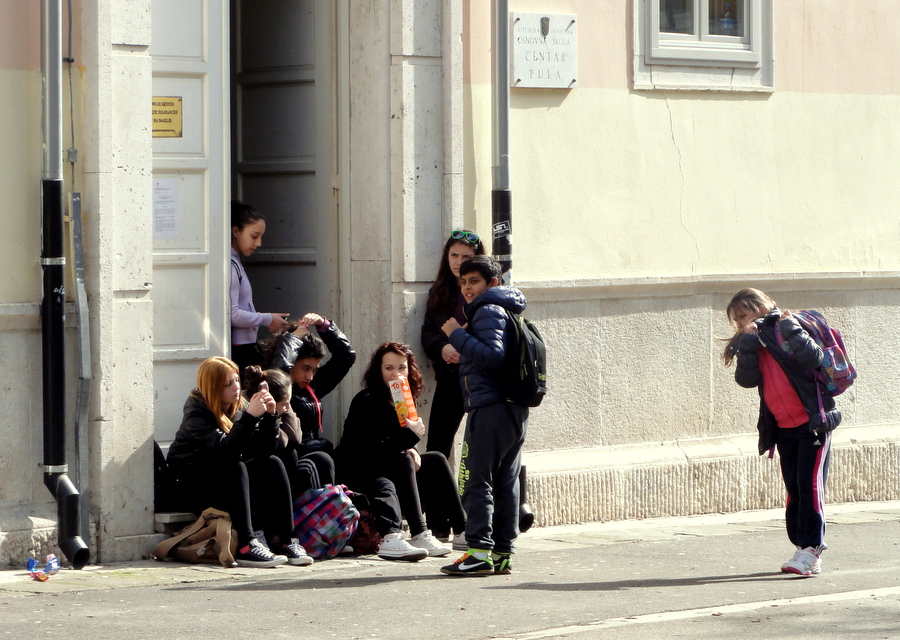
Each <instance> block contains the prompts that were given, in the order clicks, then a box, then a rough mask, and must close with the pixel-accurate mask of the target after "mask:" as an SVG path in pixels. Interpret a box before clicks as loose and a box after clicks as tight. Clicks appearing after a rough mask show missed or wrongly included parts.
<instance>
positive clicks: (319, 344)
mask: <svg viewBox="0 0 900 640" xmlns="http://www.w3.org/2000/svg"><path fill="white" fill-rule="evenodd" d="M299 326H300V323H299V322H298V321H296V320H291V321H289V322H288V324H287V326H286V327H285V328H284V329H282V330H281V331H279V332H278V333H276V334H275V335H274V336H272V338H271V340H269V342H268V344H267V345H266V347H265V348H264V349H263V358H262V367H263V368H264V369H270V368H271V367H272V361H273V360H274V359H275V347H277V346H278V344H279V343H280V342H281V341H282V340H284V337H285V336H286V335H287V334H289V333H294V331H296V330H297V327H299ZM324 357H325V343H324V342H323V341H322V338H320V337H319V332H318V331H316V328H315V327H313V328H312V329H310V331H309V333H307V334H306V335H305V336H303V337H302V338H300V349H299V350H298V351H297V360H298V361H299V360H303V359H305V358H313V359H315V360H321V359H322V358H324Z"/></svg>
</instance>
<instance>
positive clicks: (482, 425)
mask: <svg viewBox="0 0 900 640" xmlns="http://www.w3.org/2000/svg"><path fill="white" fill-rule="evenodd" d="M459 274H460V289H461V291H462V294H463V297H464V298H465V299H466V303H467V304H466V307H465V313H466V318H468V323H467V324H466V326H465V327H462V326H460V324H459V322H457V321H456V319H455V318H450V319H449V320H447V322H446V323H444V325H443V326H442V327H441V330H442V331H443V332H444V333H445V334H447V337H448V339H449V341H450V344H452V345H453V347H454V348H455V349H456V350H457V351H458V352H459V354H460V358H459V362H460V368H459V371H460V384H461V385H462V387H463V397H464V400H465V409H466V412H467V413H468V418H467V420H466V433H465V438H464V441H463V447H462V454H461V456H460V464H459V486H460V494H461V495H462V502H463V508H464V509H465V511H466V515H467V518H468V521H467V523H466V544H467V545H468V551H467V552H466V553H465V554H464V555H463V556H462V557H461V558H459V559H458V560H457V561H456V562H454V563H453V564H451V565H448V566H446V567H442V568H441V572H442V573H445V574H447V575H453V576H469V575H488V574H495V573H496V574H508V573H510V566H511V565H510V554H512V553H513V552H514V550H515V541H516V538H517V537H518V535H519V529H518V519H519V468H520V466H521V458H522V445H523V444H524V442H525V431H526V428H527V424H528V407H525V406H522V405H518V404H514V403H512V402H510V401H508V400H507V398H506V394H505V393H504V392H503V386H502V380H500V379H499V376H500V371H501V370H502V365H503V361H504V359H505V358H506V354H507V352H508V351H509V350H510V348H511V346H514V345H512V344H511V342H512V341H513V340H514V339H515V337H514V335H513V333H512V331H513V327H512V326H510V325H509V323H508V321H507V318H508V316H507V313H506V309H508V310H509V311H512V312H514V313H521V312H522V311H523V310H524V309H525V296H524V295H522V292H521V291H519V290H518V289H514V288H512V287H501V286H498V285H499V283H500V274H501V272H500V266H499V265H498V264H497V263H496V262H494V260H492V259H491V258H490V257H488V256H475V257H474V258H472V259H471V260H466V261H465V262H464V263H463V264H462V265H461V266H460V269H459Z"/></svg>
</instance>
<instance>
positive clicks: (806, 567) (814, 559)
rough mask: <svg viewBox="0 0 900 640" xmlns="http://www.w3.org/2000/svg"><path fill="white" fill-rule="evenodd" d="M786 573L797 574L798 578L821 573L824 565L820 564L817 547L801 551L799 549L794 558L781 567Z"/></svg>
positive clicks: (798, 548)
mask: <svg viewBox="0 0 900 640" xmlns="http://www.w3.org/2000/svg"><path fill="white" fill-rule="evenodd" d="M781 570H782V571H783V572H784V573H795V574H797V575H798V576H808V575H813V574H817V573H821V571H822V565H821V564H820V563H819V552H818V551H817V550H816V548H815V547H806V548H805V549H801V548H800V547H797V551H796V552H795V553H794V556H793V557H792V558H791V559H790V560H788V561H787V562H785V563H784V564H783V565H781Z"/></svg>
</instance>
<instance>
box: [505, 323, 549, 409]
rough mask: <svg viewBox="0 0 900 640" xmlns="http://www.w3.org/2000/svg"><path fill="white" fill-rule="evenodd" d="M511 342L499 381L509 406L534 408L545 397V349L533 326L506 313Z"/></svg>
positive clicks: (536, 329)
mask: <svg viewBox="0 0 900 640" xmlns="http://www.w3.org/2000/svg"><path fill="white" fill-rule="evenodd" d="M506 315H507V319H508V321H509V325H510V326H511V327H512V330H513V341H512V343H511V344H512V346H511V348H510V349H509V352H508V353H507V354H506V359H505V360H504V361H503V367H502V369H501V370H500V381H501V384H502V385H503V390H504V391H505V392H506V399H507V400H508V401H509V402H513V403H515V404H520V405H523V406H526V407H536V406H538V405H539V404H541V400H543V399H544V396H545V395H547V348H546V347H545V346H544V339H543V338H542V337H541V333H540V331H538V328H537V326H536V325H535V324H534V323H533V322H532V321H531V320H528V319H526V318H523V317H522V315H521V314H518V313H514V312H512V311H510V310H509V309H506Z"/></svg>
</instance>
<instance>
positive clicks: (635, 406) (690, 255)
mask: <svg viewBox="0 0 900 640" xmlns="http://www.w3.org/2000/svg"><path fill="white" fill-rule="evenodd" d="M636 1H637V0H635V2H636ZM510 10H511V11H518V12H541V13H544V14H547V13H554V12H557V13H574V14H576V16H577V24H578V58H579V71H578V86H577V88H574V89H570V90H561V89H516V88H513V89H511V109H510V171H511V185H512V201H513V239H514V240H513V256H514V259H513V274H514V279H515V282H516V283H517V285H518V286H520V287H521V288H522V289H523V290H524V291H525V293H526V295H527V296H528V298H529V301H530V305H529V313H530V315H531V316H532V317H533V318H535V319H537V320H539V321H540V324H541V326H542V327H543V328H544V330H545V334H547V341H548V344H549V348H550V380H551V395H550V396H549V397H548V399H547V400H546V401H545V403H544V404H543V405H542V406H541V407H540V408H539V409H537V410H535V411H534V412H533V413H532V419H531V424H530V426H529V438H528V443H527V445H526V451H527V453H526V463H527V464H528V466H529V468H530V471H531V475H530V480H529V482H530V488H531V492H532V498H533V501H534V502H535V503H536V512H537V514H538V522H539V523H541V524H555V523H561V522H573V521H581V520H596V519H617V518H627V517H648V516H654V515H670V514H679V513H704V512H710V511H720V510H721V511H729V510H739V509H748V508H763V507H772V506H778V505H780V504H782V502H783V488H782V487H781V482H780V479H779V476H778V470H777V465H775V464H774V463H772V462H771V461H768V460H765V459H763V458H759V457H758V456H757V453H756V436H755V423H756V412H757V406H758V397H757V395H756V393H755V391H746V390H743V389H740V388H739V387H738V386H737V385H736V384H735V383H734V382H733V379H732V376H733V370H730V369H725V368H724V367H723V365H722V360H721V350H722V343H721V342H719V341H718V340H717V339H718V338H726V337H728V336H729V335H730V334H731V329H730V328H729V327H728V326H727V323H726V320H725V317H724V311H723V310H724V307H725V305H726V304H727V301H728V299H729V298H730V296H731V295H732V294H733V293H734V292H736V291H737V290H738V289H740V288H741V287H744V286H757V287H759V288H762V289H763V290H765V291H767V292H768V293H770V294H771V295H772V296H773V297H774V298H775V299H776V301H779V303H780V304H781V305H782V306H783V307H787V308H791V307H793V308H817V309H821V310H823V311H824V312H825V313H826V315H827V316H828V317H829V318H831V319H832V321H833V322H834V323H835V324H836V325H837V326H839V327H840V328H841V329H842V330H843V332H844V335H845V339H846V340H847V343H848V347H849V349H850V351H851V355H852V357H853V360H854V362H855V363H856V365H857V368H858V369H859V371H860V379H859V382H858V384H857V385H856V386H855V387H854V388H853V389H851V390H850V392H848V393H847V394H845V395H844V396H842V397H841V398H839V399H838V400H839V406H840V407H841V409H842V410H843V411H844V423H843V426H842V427H841V428H840V429H839V430H838V431H837V432H836V434H835V456H834V464H833V466H832V475H831V480H830V481H829V490H830V495H829V497H830V499H831V500H832V501H842V500H859V499H881V498H887V497H891V498H896V497H897V495H898V493H897V492H898V489H897V485H896V481H895V478H896V474H897V471H898V466H900V462H898V456H897V453H898V445H897V438H896V437H895V436H894V435H893V434H894V433H895V432H896V427H897V426H898V423H900V409H898V406H900V391H898V389H900V385H898V383H900V376H898V374H897V373H896V371H895V368H894V367H892V366H891V365H890V364H889V358H888V357H886V355H885V354H887V353H896V352H897V349H898V347H900V341H898V340H897V339H896V336H894V335H893V333H891V332H887V333H886V332H885V331H884V330H883V327H884V326H889V325H890V320H889V318H890V316H891V315H894V314H896V311H897V306H898V304H900V295H898V293H897V291H896V288H897V284H898V281H900V280H898V277H900V246H898V243H897V236H898V231H900V229H898V226H897V225H898V219H900V218H898V215H897V213H898V212H897V205H896V203H897V202H898V201H900V183H898V182H897V180H896V179H895V178H894V177H893V171H892V168H893V167H895V166H896V164H897V160H898V155H897V154H898V149H900V144H898V143H900V124H898V122H897V120H896V118H894V117H893V116H892V114H894V113H896V112H897V109H898V107H900V76H898V72H897V70H896V68H895V67H896V65H894V64H893V63H892V61H895V60H897V59H898V45H897V43H896V39H895V38H892V37H891V35H890V33H889V32H888V30H889V28H888V26H887V25H889V24H891V22H892V21H891V20H890V18H889V16H893V17H900V6H897V5H896V4H895V3H891V2H889V1H888V0H879V1H876V2H872V3H866V6H865V7H864V8H863V7H860V8H856V7H854V8H853V10H852V11H848V10H847V6H846V4H845V3H842V2H837V1H832V0H828V1H825V2H818V1H817V2H797V3H776V6H775V8H774V34H775V36H774V38H775V42H774V51H775V55H774V65H773V69H774V71H773V75H774V86H771V87H762V88H757V89H756V90H753V91H721V90H720V91H716V90H711V91H696V90H694V91H678V90H667V91H662V90H643V89H635V82H634V75H633V74H634V68H635V66H636V65H638V64H640V61H639V56H640V50H639V48H638V50H637V52H636V50H635V36H636V34H637V29H635V22H636V20H637V19H638V12H637V11H636V9H635V6H634V3H632V2H627V3H621V2H613V1H612V0H604V1H602V2H599V3H598V2H596V0H583V1H577V0H576V1H574V2H566V3H555V2H550V3H547V2H536V1H534V2H532V1H528V0H520V1H513V2H510ZM464 23H465V33H466V39H465V41H464V42H465V46H466V56H465V89H464V95H465V104H466V106H467V109H468V111H467V116H468V119H467V121H466V138H465V144H466V147H465V154H466V161H467V163H466V207H467V209H472V210H474V211H475V212H476V218H477V229H478V230H480V231H481V232H482V233H487V230H488V229H489V228H490V224H491V214H490V206H491V203H490V196H491V188H492V185H491V164H492V157H491V87H490V73H491V68H490V46H491V33H490V6H489V3H476V2H468V3H466V8H465V18H464ZM864 35H865V37H863V36H864ZM636 59H637V61H636ZM873 459H874V460H877V461H878V462H877V463H876V464H872V460H873Z"/></svg>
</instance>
